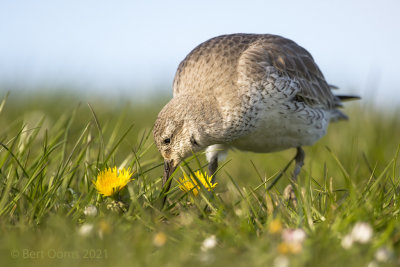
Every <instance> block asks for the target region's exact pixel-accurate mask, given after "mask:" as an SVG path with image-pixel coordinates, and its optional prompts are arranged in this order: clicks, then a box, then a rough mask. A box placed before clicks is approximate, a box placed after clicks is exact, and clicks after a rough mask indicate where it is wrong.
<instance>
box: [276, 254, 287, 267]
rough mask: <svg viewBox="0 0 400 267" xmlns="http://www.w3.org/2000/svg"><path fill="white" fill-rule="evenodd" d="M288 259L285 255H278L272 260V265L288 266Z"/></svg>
mask: <svg viewBox="0 0 400 267" xmlns="http://www.w3.org/2000/svg"><path fill="white" fill-rule="evenodd" d="M288 266H289V259H288V258H287V257H286V256H278V257H276V258H275V260H274V267H288Z"/></svg>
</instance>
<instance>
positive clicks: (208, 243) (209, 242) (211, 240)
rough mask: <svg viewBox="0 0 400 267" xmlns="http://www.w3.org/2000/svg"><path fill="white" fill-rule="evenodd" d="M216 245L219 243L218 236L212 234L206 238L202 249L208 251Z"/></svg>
mask: <svg viewBox="0 0 400 267" xmlns="http://www.w3.org/2000/svg"><path fill="white" fill-rule="evenodd" d="M216 245H217V238H216V237H215V235H212V236H209V237H207V238H206V239H204V241H203V244H201V250H202V251H207V250H209V249H212V248H213V247H215V246H216Z"/></svg>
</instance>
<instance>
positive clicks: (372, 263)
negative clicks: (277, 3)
mask: <svg viewBox="0 0 400 267" xmlns="http://www.w3.org/2000/svg"><path fill="white" fill-rule="evenodd" d="M367 267H378V264H376V262H374V261H371V262H370V263H368V265H367Z"/></svg>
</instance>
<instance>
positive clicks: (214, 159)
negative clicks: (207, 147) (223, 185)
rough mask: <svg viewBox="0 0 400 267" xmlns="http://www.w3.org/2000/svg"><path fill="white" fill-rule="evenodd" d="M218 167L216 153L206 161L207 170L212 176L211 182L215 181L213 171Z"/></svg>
mask: <svg viewBox="0 0 400 267" xmlns="http://www.w3.org/2000/svg"><path fill="white" fill-rule="evenodd" d="M217 169H218V155H217V154H216V155H215V156H214V157H212V158H211V160H210V162H209V163H208V171H209V173H210V175H211V176H212V179H211V183H215V175H214V174H215V172H216V171H217Z"/></svg>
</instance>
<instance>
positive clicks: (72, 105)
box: [0, 93, 400, 266]
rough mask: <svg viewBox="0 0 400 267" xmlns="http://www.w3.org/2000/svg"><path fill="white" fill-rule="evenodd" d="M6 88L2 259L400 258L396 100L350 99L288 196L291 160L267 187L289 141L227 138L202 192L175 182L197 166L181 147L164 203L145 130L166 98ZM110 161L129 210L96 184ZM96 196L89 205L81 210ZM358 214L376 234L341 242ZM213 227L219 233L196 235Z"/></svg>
mask: <svg viewBox="0 0 400 267" xmlns="http://www.w3.org/2000/svg"><path fill="white" fill-rule="evenodd" d="M1 99H3V100H2V102H1V104H0V145H1V146H0V228H1V235H0V262H1V265H2V266H30V265H37V264H40V265H41V266H54V265H57V266H64V265H65V266H70V265H71V264H76V265H79V266H182V265H188V264H190V265H191V266H192V265H210V266H225V265H228V264H229V265H231V266H242V265H245V266H274V265H275V266H285V264H287V263H289V264H290V266H349V265H350V266H367V265H368V264H372V265H370V266H374V265H373V264H375V266H396V265H398V264H400V253H399V252H400V220H399V211H400V201H399V189H400V187H399V184H400V179H399V161H400V159H399V157H398V154H399V145H400V117H399V116H398V114H399V112H393V111H392V112H390V111H386V113H385V112H382V111H379V110H377V109H376V108H373V107H372V106H365V105H363V104H362V102H359V103H353V104H350V105H348V106H347V108H346V112H347V113H348V114H349V116H350V118H351V120H350V121H349V122H339V123H335V124H332V125H331V126H330V129H329V131H328V134H327V136H325V137H324V138H323V139H322V140H320V141H319V142H318V143H317V144H315V145H314V146H313V147H307V148H305V151H306V162H305V166H304V167H303V169H302V171H301V173H300V178H299V181H298V184H297V185H296V186H295V188H296V196H297V200H298V203H297V205H296V206H294V205H293V204H291V203H288V202H287V201H286V200H285V199H284V197H283V196H282V192H283V189H284V188H285V186H286V185H287V184H288V183H289V182H290V181H289V180H290V179H289V178H290V173H291V171H292V170H293V164H292V165H291V166H290V167H289V169H288V170H287V171H285V172H283V173H282V175H281V178H280V179H279V180H278V182H277V183H276V185H275V186H272V187H271V188H269V187H270V185H271V183H272V181H273V180H274V179H276V177H277V176H278V175H280V173H281V172H282V170H283V169H284V167H285V166H286V164H287V163H288V162H289V161H290V160H291V159H292V157H293V156H294V153H295V151H294V150H289V151H284V152H279V153H273V154H253V153H244V152H239V151H231V152H230V153H229V155H228V159H227V161H225V162H224V163H223V165H222V167H221V168H220V169H219V171H218V176H217V182H218V185H217V186H216V188H215V190H214V191H211V192H208V191H206V190H204V188H203V189H202V190H200V193H199V195H198V196H197V197H193V196H192V195H191V194H190V193H185V192H182V191H181V190H179V188H178V185H179V184H178V183H177V182H176V180H177V179H178V178H179V177H182V176H183V175H182V172H183V171H185V172H186V173H191V172H193V171H196V170H197V169H202V168H204V166H206V162H205V159H204V158H205V157H204V155H202V154H199V155H197V157H192V158H191V159H189V160H188V163H187V165H185V166H182V168H181V169H178V170H177V171H176V172H175V174H174V176H173V180H174V181H173V186H172V189H171V191H170V192H169V202H168V203H167V205H166V207H165V209H163V210H162V209H160V203H161V198H160V192H161V176H162V172H163V161H162V158H161V156H160V155H159V153H158V151H157V150H156V148H155V146H154V144H153V139H152V135H151V127H152V124H153V122H154V120H155V118H156V115H157V113H158V111H159V110H160V108H161V107H162V105H163V104H164V102H163V101H162V100H160V101H154V102H152V103H147V104H143V103H142V104H134V103H131V104H129V102H125V101H106V100H102V99H89V100H87V101H82V102H81V100H80V99H79V98H77V97H74V96H68V95H67V94H57V95H54V94H53V95H51V94H37V95H35V96H34V95H29V96H23V95H21V94H18V93H16V94H14V93H12V94H11V95H9V96H8V98H7V97H6V95H5V94H4V93H3V95H2V98H1ZM86 102H88V103H86ZM113 166H117V167H119V168H122V167H125V168H128V167H130V168H131V169H132V170H133V171H134V175H133V178H134V180H133V181H131V182H130V183H129V184H128V186H127V187H126V188H124V189H123V190H122V191H121V193H120V195H119V198H120V200H121V201H122V202H124V203H125V204H126V211H125V212H118V211H116V210H115V209H110V205H112V204H113V202H112V199H110V198H104V197H101V196H100V195H98V194H97V192H96V190H95V188H94V186H93V180H95V179H96V176H97V174H98V173H99V172H100V171H101V170H103V169H105V168H106V167H113ZM205 170H206V168H204V171H205ZM114 204H115V203H114ZM91 205H93V206H95V207H96V209H97V211H98V212H97V215H96V216H90V215H88V214H87V213H86V214H85V209H86V208H87V207H88V206H91ZM359 222H365V223H366V224H367V226H368V225H369V226H370V227H371V228H372V230H373V234H372V237H371V239H370V240H368V241H367V242H366V243H357V242H356V243H354V244H353V245H352V246H351V247H350V248H344V247H343V246H342V240H343V238H344V237H345V236H346V235H348V234H349V233H350V232H351V231H352V229H353V227H354V226H355V225H356V224H357V223H359ZM280 225H282V227H283V229H302V231H304V232H305V233H306V238H305V240H304V241H300V242H299V243H297V245H296V246H297V247H296V249H294V250H293V249H292V250H291V249H290V245H291V244H290V242H289V241H287V240H286V239H285V238H283V237H282V231H287V230H281V229H280V227H277V226H280ZM211 236H215V240H216V241H217V243H216V246H215V247H213V248H207V246H206V247H204V244H203V242H204V240H206V239H207V238H210V237H211ZM209 240H212V238H211V239H209ZM211 243H212V242H211ZM211 246H212V245H211ZM288 247H289V249H288ZM382 251H383V252H382ZM379 253H381V254H382V253H383V254H384V255H385V257H383V258H384V259H383V258H382V257H379V255H381V254H379Z"/></svg>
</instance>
